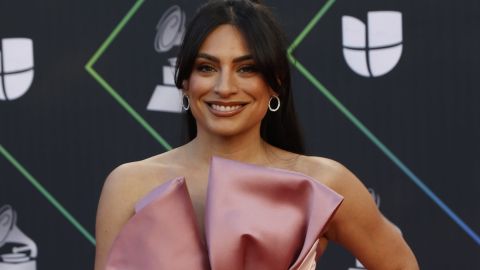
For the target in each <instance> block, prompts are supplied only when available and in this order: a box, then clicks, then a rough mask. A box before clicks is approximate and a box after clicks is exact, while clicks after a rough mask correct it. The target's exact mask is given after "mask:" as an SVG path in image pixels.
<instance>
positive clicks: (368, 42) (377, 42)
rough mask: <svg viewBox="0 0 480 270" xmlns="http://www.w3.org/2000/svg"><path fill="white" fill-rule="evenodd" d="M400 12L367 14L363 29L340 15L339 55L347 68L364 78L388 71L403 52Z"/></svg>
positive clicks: (352, 20) (357, 22) (373, 12)
mask: <svg viewBox="0 0 480 270" xmlns="http://www.w3.org/2000/svg"><path fill="white" fill-rule="evenodd" d="M402 31H403V30H402V13H400V12H398V11H370V12H368V14H367V26H365V24H364V23H363V22H362V21H360V20H359V19H357V18H355V17H352V16H342V42H343V56H344V57H345V61H346V62H347V64H348V66H349V67H350V68H351V69H352V70H353V71H354V72H355V73H357V74H359V75H361V76H364V77H379V76H382V75H385V74H387V73H388V72H390V71H391V70H392V69H393V68H394V67H395V66H396V65H397V63H398V61H399V60H400V56H401V55H402V49H403V45H402V42H403V38H402Z"/></svg>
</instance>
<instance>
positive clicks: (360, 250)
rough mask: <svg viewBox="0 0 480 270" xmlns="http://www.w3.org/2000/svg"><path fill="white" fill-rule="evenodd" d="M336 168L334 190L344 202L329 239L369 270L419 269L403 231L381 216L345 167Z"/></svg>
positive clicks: (334, 220)
mask: <svg viewBox="0 0 480 270" xmlns="http://www.w3.org/2000/svg"><path fill="white" fill-rule="evenodd" d="M335 167H336V168H335V177H334V184H333V188H334V189H335V190H336V191H337V192H339V193H340V194H342V195H343V196H344V198H345V199H344V202H343V203H342V205H341V206H340V207H339V209H338V211H337V213H336V214H335V216H334V217H333V219H332V221H331V224H330V225H329V227H328V231H327V232H326V236H327V238H328V239H330V240H333V241H335V242H338V243H339V244H340V245H342V246H343V247H345V248H346V249H348V250H349V251H350V252H352V253H353V255H354V256H356V257H357V258H358V259H359V260H360V261H361V262H362V264H363V265H364V266H365V267H366V268H367V269H369V270H376V269H381V270H388V269H392V270H394V269H395V270H396V269H404V270H407V269H408V270H415V269H419V267H418V263H417V260H416V258H415V256H414V254H413V252H412V250H411V249H410V248H409V246H408V245H407V243H406V242H405V240H404V239H403V237H402V235H401V233H400V231H399V230H398V229H397V228H396V227H395V226H394V225H393V224H392V223H391V222H390V221H388V220H387V219H386V218H385V217H384V216H383V215H382V214H381V213H380V211H379V210H378V209H377V207H376V205H375V203H374V202H373V200H372V198H371V196H370V194H369V192H368V191H367V189H366V188H365V186H364V185H363V184H362V183H361V182H360V181H359V180H358V179H357V177H355V176H354V175H353V174H352V173H351V172H350V171H348V170H347V169H346V168H345V167H343V166H341V165H339V164H338V166H335Z"/></svg>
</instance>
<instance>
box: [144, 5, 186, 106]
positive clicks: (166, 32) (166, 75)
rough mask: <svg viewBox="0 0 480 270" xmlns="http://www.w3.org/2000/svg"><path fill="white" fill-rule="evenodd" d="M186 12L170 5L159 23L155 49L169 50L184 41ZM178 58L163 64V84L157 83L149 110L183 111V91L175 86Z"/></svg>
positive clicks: (160, 51)
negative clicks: (165, 64)
mask: <svg viewBox="0 0 480 270" xmlns="http://www.w3.org/2000/svg"><path fill="white" fill-rule="evenodd" d="M185 21H186V16H185V12H183V11H182V10H181V8H180V7H179V6H172V7H170V8H169V9H168V10H167V11H165V13H163V15H162V18H161V19H160V21H159V22H158V24H157V35H156V36H155V44H154V47H155V50H156V51H157V52H159V53H164V52H168V51H169V50H170V49H172V48H173V47H174V46H178V45H180V44H181V43H182V39H183V36H184V34H185ZM176 61H177V59H176V58H175V57H174V58H169V59H168V64H169V65H167V66H163V69H162V75H163V84H160V85H157V86H156V87H155V90H154V92H153V95H152V97H151V98H150V101H149V102H148V105H147V110H150V111H163V112H175V113H180V112H182V93H181V91H179V90H178V89H177V87H175V82H174V81H175V80H174V72H175V62H176Z"/></svg>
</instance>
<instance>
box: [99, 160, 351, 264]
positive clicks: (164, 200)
mask: <svg viewBox="0 0 480 270" xmlns="http://www.w3.org/2000/svg"><path fill="white" fill-rule="evenodd" d="M208 181H209V182H208V189H207V200H206V205H205V232H204V233H205V240H206V243H205V242H204V241H203V240H202V237H201V233H200V231H199V226H198V223H197V220H196V216H195V212H194V209H193V205H192V200H191V198H190V195H189V193H188V190H187V186H186V183H185V179H184V178H183V177H180V178H176V179H172V180H170V181H168V182H165V183H164V184H162V185H160V186H159V187H157V188H155V189H154V190H153V191H151V192H150V193H149V194H148V195H147V196H145V197H144V198H143V199H141V200H140V201H139V202H138V203H137V205H136V207H135V210H136V213H135V215H134V216H133V217H132V218H131V219H130V220H129V221H128V222H127V223H126V225H125V226H124V227H123V229H122V231H121V232H120V233H119V235H118V236H117V238H116V240H115V241H114V243H113V245H112V248H111V250H110V254H109V257H108V261H107V267H106V269H107V270H154V269H155V270H164V269H165V270H167V269H168V270H193V269H195V270H207V269H213V270H254V269H255V270H263V269H265V270H267V269H268V270H283V269H285V270H287V269H288V270H304V269H305V270H310V269H312V270H313V269H315V260H316V257H318V256H317V253H316V251H317V244H318V238H319V236H320V235H321V233H322V230H323V229H324V227H325V225H326V224H327V222H328V221H329V219H330V218H331V217H332V215H333V214H334V212H335V210H336V209H337V208H338V206H339V205H340V203H341V202H342V200H343V198H342V197H341V196H340V195H338V194H337V193H335V192H334V191H333V190H331V189H330V188H328V187H327V186H325V185H323V184H321V183H319V182H318V181H316V180H314V179H313V178H311V177H309V176H306V175H304V174H301V173H297V172H293V171H287V170H282V169H274V168H266V167H261V166H256V165H251V164H245V163H240V162H237V161H232V160H227V159H222V158H218V157H214V158H212V162H211V167H210V175H209V179H208Z"/></svg>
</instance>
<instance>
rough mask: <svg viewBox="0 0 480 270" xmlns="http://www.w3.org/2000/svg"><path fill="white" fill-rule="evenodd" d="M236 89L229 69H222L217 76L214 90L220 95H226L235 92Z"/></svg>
mask: <svg viewBox="0 0 480 270" xmlns="http://www.w3.org/2000/svg"><path fill="white" fill-rule="evenodd" d="M237 91H238V89H237V86H236V84H235V78H234V76H233V75H232V73H231V72H230V71H226V70H224V71H222V72H220V73H219V76H218V78H217V81H216V84H215V88H214V92H215V94H217V95H219V96H221V97H228V96H230V95H232V94H235V93H237Z"/></svg>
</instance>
